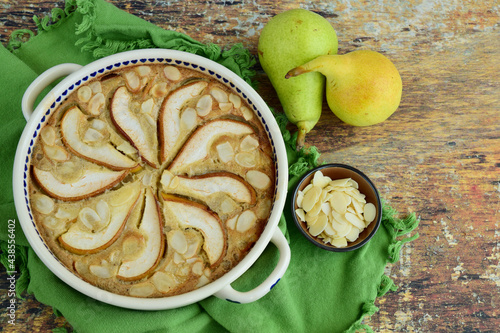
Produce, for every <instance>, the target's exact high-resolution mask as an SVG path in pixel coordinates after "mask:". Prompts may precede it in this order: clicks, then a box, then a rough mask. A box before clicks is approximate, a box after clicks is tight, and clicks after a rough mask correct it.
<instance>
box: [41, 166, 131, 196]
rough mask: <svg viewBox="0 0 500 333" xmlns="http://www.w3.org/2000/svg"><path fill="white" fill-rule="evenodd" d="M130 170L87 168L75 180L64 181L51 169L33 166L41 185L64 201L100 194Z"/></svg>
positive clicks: (51, 194)
mask: <svg viewBox="0 0 500 333" xmlns="http://www.w3.org/2000/svg"><path fill="white" fill-rule="evenodd" d="M128 172H129V171H128V170H122V171H113V170H109V169H85V170H84V171H83V172H82V176H81V177H80V178H78V179H77V180H75V181H73V182H64V181H61V180H60V179H58V178H57V177H55V176H54V175H53V174H52V173H51V172H50V171H45V170H41V169H38V168H37V167H33V168H32V174H33V177H34V178H35V180H36V182H37V183H38V184H39V185H40V187H41V188H42V189H43V190H44V191H45V192H47V193H48V194H50V196H52V197H53V198H56V199H60V200H63V201H78V200H81V199H85V198H89V197H92V196H95V195H98V194H100V193H102V192H104V191H106V190H107V189H109V188H112V187H113V186H115V185H116V184H118V183H119V182H120V181H121V180H122V179H123V178H125V176H126V175H127V174H128Z"/></svg>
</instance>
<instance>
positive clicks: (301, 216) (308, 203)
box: [292, 164, 382, 252]
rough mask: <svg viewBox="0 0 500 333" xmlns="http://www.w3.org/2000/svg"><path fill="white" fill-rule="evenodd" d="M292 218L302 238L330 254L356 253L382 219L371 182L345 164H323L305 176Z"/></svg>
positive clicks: (300, 184)
mask: <svg viewBox="0 0 500 333" xmlns="http://www.w3.org/2000/svg"><path fill="white" fill-rule="evenodd" d="M292 210H293V212H292V214H293V217H294V220H295V223H296V225H297V227H298V228H299V230H300V231H301V232H302V234H304V236H305V237H306V238H307V239H308V240H309V241H310V242H311V243H313V244H314V245H316V246H318V247H320V248H322V249H325V250H329V251H334V252H346V251H352V250H356V249H358V248H360V247H362V246H363V245H365V244H366V243H368V241H369V240H370V239H371V238H372V237H373V236H374V235H375V233H376V232H377V230H378V227H379V226H380V221H381V219H382V204H381V202H380V196H379V194H378V191H377V189H376V187H375V185H374V184H373V183H372V181H371V180H370V179H369V178H368V177H367V176H366V175H365V174H364V173H362V172H361V171H359V170H358V169H356V168H353V167H351V166H349V165H345V164H325V165H322V166H320V167H317V168H315V169H313V170H311V171H310V172H309V173H307V174H306V175H305V176H304V177H303V178H302V179H301V180H300V182H299V184H298V185H297V188H296V189H295V191H294V193H293V198H292Z"/></svg>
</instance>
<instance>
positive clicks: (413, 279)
mask: <svg viewBox="0 0 500 333" xmlns="http://www.w3.org/2000/svg"><path fill="white" fill-rule="evenodd" d="M110 2H112V3H114V4H115V5H116V6H117V7H119V8H121V9H123V10H126V11H128V12H130V13H132V14H135V15H137V16H139V17H141V18H144V19H146V20H148V21H150V22H152V23H154V24H156V25H158V26H160V27H163V28H165V29H174V30H177V31H180V32H184V33H187V34H189V35H191V36H192V37H194V38H196V39H198V40H200V41H202V42H212V43H216V44H218V45H221V46H222V47H227V46H230V45H233V44H235V43H243V45H244V46H245V47H247V48H248V49H249V50H250V51H251V52H252V54H254V55H256V54H257V43H258V37H259V32H260V30H261V29H262V28H263V26H264V25H265V24H266V22H267V21H268V20H269V19H270V18H271V17H272V16H274V15H275V14H277V13H279V12H281V11H284V10H287V9H291V8H298V7H302V8H306V9H310V10H313V11H315V12H317V13H320V14H322V15H323V16H324V17H326V18H327V19H328V20H329V21H330V22H331V24H332V25H333V26H334V28H335V30H336V31H337V34H338V38H339V53H346V52H349V51H353V50H355V49H372V50H376V51H379V52H382V53H384V54H385V55H386V56H388V57H389V58H390V59H391V60H392V61H393V62H394V63H395V65H396V67H397V68H398V69H399V70H400V73H401V76H402V79H403V86H404V90H403V99H402V102H401V105H400V108H399V110H398V111H397V112H396V113H395V114H394V115H393V116H392V117H391V118H389V119H388V120H387V121H385V122H384V123H382V124H380V125H376V126H372V127H365V128H356V127H351V126H348V125H345V124H343V123H341V122H340V121H339V120H338V119H337V118H336V117H335V116H334V115H333V114H332V113H331V112H330V111H329V110H328V109H327V107H326V104H325V108H324V110H323V114H322V118H321V120H320V122H319V123H318V125H317V126H316V127H315V129H314V130H313V131H312V132H311V133H309V134H308V136H307V139H306V142H307V144H309V145H314V146H316V147H318V149H319V150H320V151H321V152H322V153H323V155H322V159H323V161H327V162H342V163H347V164H350V165H353V166H355V167H357V168H359V169H361V170H363V171H364V172H365V173H366V174H368V175H369V176H370V177H371V178H372V180H373V181H374V182H375V184H376V185H377V187H378V189H379V191H380V193H381V195H382V197H383V198H384V199H385V200H386V202H387V203H388V204H390V205H391V206H392V207H393V208H395V209H396V210H398V211H399V212H401V213H402V214H403V215H404V214H406V213H408V212H415V213H416V214H417V215H418V217H419V218H420V221H421V222H420V227H419V229H418V232H419V233H420V238H419V239H417V240H416V241H414V242H412V243H410V244H407V245H405V246H404V247H403V249H402V251H401V260H400V261H399V262H398V263H396V264H394V265H392V266H389V267H388V268H387V272H388V273H389V275H390V276H391V277H392V278H393V279H394V281H395V283H396V284H397V285H398V286H399V289H398V291H396V292H392V293H389V294H387V295H386V296H384V297H382V298H380V299H378V300H377V301H376V305H377V306H378V307H379V308H380V311H379V312H378V313H376V314H375V315H373V316H372V317H371V318H370V319H367V320H365V322H366V323H368V324H370V325H371V327H373V329H374V330H375V331H377V332H392V331H397V332H448V331H460V332H496V331H498V328H499V327H500V308H499V306H500V227H499V223H500V218H499V217H500V141H499V139H500V83H499V81H500V80H499V78H500V28H499V23H500V19H499V7H498V3H497V2H496V1H493V0H492V1H481V2H479V1H471V0H467V1H459V0H451V1H444V0H441V1H440V0H435V1H415V0H403V1H389V0H382V1H377V2H370V1H335V2H326V1H310V2H307V3H302V4H299V3H296V2H295V1H291V0H287V1H271V0H268V1H249V0H241V1H208V2H206V1H198V0H196V1H194V0H193V1H178V2H172V1H168V2H167V1H154V0H151V1H117V0H114V1H110ZM55 5H58V6H63V3H62V2H61V1H57V2H54V1H36V0H18V1H17V2H16V3H13V2H11V1H5V0H4V1H1V2H0V33H1V42H2V43H4V44H5V43H6V42H7V40H8V36H9V34H10V33H11V32H12V31H13V30H15V29H19V28H32V29H33V28H34V24H33V23H32V22H31V20H30V17H31V16H32V15H39V16H43V15H47V14H48V13H49V12H50V9H51V8H53V7H54V6H55ZM257 71H258V74H257V80H258V81H259V84H260V85H259V93H260V94H261V95H262V97H263V98H264V99H265V100H266V102H268V104H270V105H271V106H272V107H274V108H276V109H277V110H281V107H280V104H279V101H278V99H277V97H276V94H275V92H274V90H273V88H272V86H271V85H270V83H269V80H268V79H267V76H266V75H265V73H264V72H263V71H262V69H261V68H259V67H258V66H257ZM0 279H1V282H0V284H1V287H2V289H4V288H6V285H5V281H6V280H5V279H6V275H5V273H4V271H2V275H1V277H0ZM5 302H6V297H5V295H4V294H2V307H3V308H5V306H4V305H6V303H5ZM17 315H18V326H17V327H16V330H12V329H11V328H9V327H8V326H4V328H3V331H5V332H14V331H16V332H24V331H26V332H31V331H32V329H29V328H28V327H30V326H31V325H34V327H37V328H39V330H40V331H48V330H50V329H52V328H55V327H69V326H68V324H65V321H64V319H63V318H56V316H55V315H54V314H53V313H52V310H51V309H50V307H47V306H44V305H41V304H39V303H37V302H36V300H35V299H33V298H32V297H31V296H29V295H26V299H25V300H23V301H21V302H20V307H19V308H18V310H17ZM0 316H1V317H2V321H4V320H5V314H4V313H2V314H1V315H0ZM22 327H24V329H22Z"/></svg>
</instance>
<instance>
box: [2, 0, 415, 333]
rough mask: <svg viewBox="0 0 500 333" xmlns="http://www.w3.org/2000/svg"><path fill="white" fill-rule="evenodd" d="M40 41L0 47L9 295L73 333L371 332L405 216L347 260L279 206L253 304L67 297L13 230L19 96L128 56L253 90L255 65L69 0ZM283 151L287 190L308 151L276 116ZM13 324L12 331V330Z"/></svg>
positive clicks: (94, 2)
mask: <svg viewBox="0 0 500 333" xmlns="http://www.w3.org/2000/svg"><path fill="white" fill-rule="evenodd" d="M35 21H36V23H37V25H38V30H39V33H38V35H36V36H35V34H34V33H32V32H30V31H27V30H20V31H17V32H15V33H14V34H13V35H12V40H11V42H10V43H9V45H8V46H7V47H8V49H9V50H7V49H5V48H3V47H0V61H1V63H2V67H1V69H0V86H1V87H2V89H3V90H2V94H1V95H0V103H1V105H2V108H1V109H0V112H1V115H2V119H4V121H3V122H1V123H0V142H2V143H3V144H2V150H1V151H0V171H1V173H0V184H1V185H2V188H3V191H1V193H0V215H1V216H2V219H1V220H0V227H1V229H0V248H1V249H2V254H1V256H0V261H1V262H2V263H3V264H4V266H5V267H6V269H7V271H14V269H13V268H12V267H11V266H10V265H11V264H12V263H13V262H12V257H10V258H9V257H8V253H9V251H8V249H9V247H8V245H9V244H8V240H9V238H8V236H9V230H8V221H9V220H16V226H15V232H16V250H15V255H16V258H15V264H16V266H17V267H16V268H15V271H16V273H15V274H16V277H17V291H18V295H19V296H20V295H21V292H23V291H24V290H26V289H27V290H28V292H30V293H33V294H34V295H35V297H36V298H37V299H38V300H39V301H40V302H42V303H44V304H47V305H50V306H52V307H53V308H54V310H55V311H56V313H61V314H62V315H64V317H65V318H66V319H67V320H68V322H69V323H70V324H71V325H72V326H73V327H74V329H75V330H76V331H77V332H92V333H94V332H106V333H108V332H166V331H175V332H219V331H234V332H289V331H291V332H305V331H315V332H342V331H347V332H354V331H356V330H359V329H363V328H364V329H366V330H368V331H371V329H370V328H369V327H367V326H366V325H363V324H362V319H363V317H364V316H366V315H371V314H373V313H375V312H376V311H377V308H376V307H375V306H374V301H375V299H376V297H379V296H382V295H383V294H385V293H386V292H387V291H388V290H391V289H392V290H395V286H394V284H393V282H392V280H391V279H390V278H389V277H387V276H386V275H384V268H385V266H386V264H387V263H388V262H396V261H397V260H398V258H399V251H400V249H401V246H402V245H403V244H404V243H405V242H408V241H410V240H413V239H415V238H416V237H417V236H418V235H414V236H413V237H401V236H404V235H406V234H407V233H409V232H410V231H412V230H413V229H414V228H415V227H416V226H417V225H418V222H417V220H416V218H415V216H414V215H410V216H409V217H408V218H406V219H402V220H401V219H397V218H395V216H396V215H397V214H396V212H394V211H393V210H392V209H391V208H389V207H384V214H383V223H382V226H381V228H380V229H379V231H378V232H377V234H376V235H375V237H374V238H373V239H372V240H371V241H370V242H369V243H368V244H367V245H365V246H364V247H362V248H361V249H358V250H356V251H353V252H350V253H331V252H327V251H324V250H321V249H319V248H317V247H315V246H313V245H312V244H310V243H309V242H308V241H307V240H306V239H305V238H304V237H303V236H301V234H300V233H299V231H298V230H297V229H296V227H295V226H294V225H293V220H292V218H291V211H290V207H289V206H288V205H289V201H290V200H288V204H287V207H286V208H285V211H284V213H283V216H282V218H281V221H280V228H281V230H283V231H284V232H285V233H286V235H287V237H288V239H289V242H290V247H291V253H292V259H291V262H290V266H289V268H288V270H287V272H286V274H285V275H284V276H283V278H282V279H281V281H280V282H279V283H278V284H277V285H276V287H275V288H273V290H272V291H271V292H270V293H269V294H268V295H266V296H264V297H263V298H262V299H260V300H258V301H256V302H254V303H251V304H234V303H230V302H227V301H224V300H220V299H217V298H216V297H210V298H208V299H206V300H203V301H201V302H199V303H197V304H193V305H189V306H185V307H182V308H179V309H174V310H165V311H136V310H127V309H122V308H118V307H114V306H111V305H108V304H104V303H101V302H98V301H95V300H93V299H91V298H88V297H86V296H84V295H82V294H80V293H79V292H76V291H75V290H73V289H72V288H70V287H69V286H67V285H66V284H65V283H63V282H62V281H60V280H59V279H58V278H57V277H56V276H55V275H53V274H52V273H51V272H50V271H49V270H48V269H47V268H46V267H45V266H44V265H43V263H42V262H41V261H40V260H39V258H38V257H37V256H36V254H35V253H34V252H33V250H32V249H31V248H30V247H29V244H28V243H27V241H26V238H25V237H24V235H23V234H22V230H21V228H20V226H19V225H18V224H17V217H16V213H15V209H14V203H13V198H12V189H11V183H12V178H11V177H12V165H13V160H14V154H15V149H16V146H17V141H18V140H19V137H20V135H21V132H22V129H23V127H24V125H25V121H24V118H23V116H22V113H21V109H20V101H21V98H22V94H23V91H24V90H25V89H26V88H27V87H28V85H29V84H30V83H31V82H32V80H33V79H34V78H35V77H36V76H37V75H39V74H40V73H41V72H43V71H44V70H45V69H47V68H50V67H52V66H54V65H57V64H59V63H63V62H74V63H78V64H82V65H84V64H87V63H89V62H91V61H93V60H95V59H97V58H100V57H103V56H106V55H109V54H113V53H116V52H120V51H125V50H130V49H137V48H150V47H158V48H169V49H177V50H183V51H187V52H192V53H196V54H199V55H202V56H204V57H207V58H209V59H212V60H214V61H217V62H219V63H221V64H223V65H224V66H226V67H228V68H229V69H231V70H232V71H234V72H235V73H237V74H238V75H240V76H241V77H242V78H243V79H245V80H246V81H247V82H249V83H252V76H253V71H252V68H251V67H252V66H253V65H254V64H255V60H254V58H253V57H252V56H251V55H250V54H249V52H248V51H247V50H245V49H244V48H243V47H241V45H236V46H234V47H232V48H231V49H228V50H225V51H222V50H221V49H220V48H219V47H218V46H215V45H204V44H202V43H200V42H198V41H195V40H193V39H192V38H190V37H188V36H186V35H184V34H181V33H178V32H175V31H167V30H163V29H161V28H159V27H156V26H154V25H152V24H150V23H148V22H146V21H143V20H141V19H139V18H137V17H134V16H132V15H130V14H127V13H125V12H123V11H120V10H119V9H117V8H116V7H114V6H112V5H110V4H109V3H106V2H104V1H102V0H76V1H75V0H68V1H67V2H66V7H65V8H64V9H57V8H56V9H54V11H53V12H52V15H51V18H48V17H46V18H42V19H38V18H35ZM27 37H30V38H29V40H28V41H25V39H27ZM276 117H277V120H278V123H279V124H280V127H281V129H282V134H283V137H284V139H285V143H286V145H287V153H288V160H289V164H290V169H289V172H290V185H289V190H290V191H291V190H292V189H293V187H294V185H295V184H296V182H297V180H298V179H299V178H300V176H301V175H303V174H304V173H305V172H307V171H308V170H310V169H311V168H313V167H314V166H316V165H317V164H318V162H317V161H318V157H319V153H318V152H317V151H316V150H315V149H314V148H311V149H308V150H302V151H300V152H297V151H296V150H295V140H296V136H293V135H291V133H290V132H288V131H287V130H286V124H287V120H286V118H285V117H284V116H283V115H282V114H279V115H277V116H276ZM278 257H279V254H278V252H277V249H276V248H275V247H274V246H273V245H270V246H268V248H267V249H266V250H265V251H264V253H263V255H262V256H261V258H259V259H258V260H257V262H256V263H255V264H254V265H253V266H252V267H251V268H250V269H249V270H248V271H247V272H246V273H245V274H244V275H243V276H242V277H240V278H239V279H238V280H237V281H236V282H235V283H233V286H234V287H235V289H237V290H241V291H245V290H250V289H252V288H253V287H255V286H256V285H258V284H259V283H260V282H261V281H263V279H265V277H267V275H268V274H269V273H270V271H271V270H272V269H273V267H274V265H275V264H276V262H277V260H278ZM18 324H20V323H18Z"/></svg>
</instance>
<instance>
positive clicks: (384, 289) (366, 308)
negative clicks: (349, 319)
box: [346, 202, 419, 333]
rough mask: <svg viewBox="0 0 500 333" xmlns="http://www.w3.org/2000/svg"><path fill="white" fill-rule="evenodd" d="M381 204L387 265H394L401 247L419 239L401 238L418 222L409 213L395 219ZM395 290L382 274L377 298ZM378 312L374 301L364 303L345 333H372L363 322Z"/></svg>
mask: <svg viewBox="0 0 500 333" xmlns="http://www.w3.org/2000/svg"><path fill="white" fill-rule="evenodd" d="M382 204H383V209H382V223H383V224H384V226H385V228H386V229H387V230H388V232H389V234H390V236H391V238H392V239H391V243H390V244H389V246H388V248H387V251H388V253H389V256H388V258H387V263H391V264H394V263H396V262H398V261H399V253H400V252H401V248H402V247H403V245H405V244H406V243H408V242H411V241H413V240H415V239H417V238H418V237H419V234H418V233H416V234H414V235H413V236H408V237H404V238H401V237H402V236H406V235H408V234H409V233H411V232H412V231H413V230H415V229H416V228H417V227H418V224H419V220H418V219H417V217H416V215H415V213H411V214H409V215H408V216H407V217H405V218H403V219H400V218H397V217H396V216H397V215H398V212H397V211H396V210H395V209H393V208H392V207H390V206H389V205H387V204H386V203H385V202H383V203H382ZM397 289H398V287H397V286H396V284H395V283H394V281H393V280H392V279H391V278H390V277H389V276H387V275H386V274H383V275H382V276H381V278H380V284H379V286H378V290H377V298H378V297H382V296H384V295H385V294H386V293H388V292H389V291H396V290H397ZM378 310H379V308H378V307H377V306H375V300H373V301H371V302H366V303H364V304H363V306H362V309H361V316H360V318H359V319H358V320H357V321H356V322H354V323H353V324H352V325H351V327H350V328H349V329H348V330H347V331H346V333H355V332H360V331H365V332H369V333H372V332H373V330H372V328H371V327H370V326H369V325H368V324H365V323H363V321H364V320H365V319H367V318H369V317H371V316H372V315H374V314H375V313H376V312H378Z"/></svg>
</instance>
